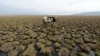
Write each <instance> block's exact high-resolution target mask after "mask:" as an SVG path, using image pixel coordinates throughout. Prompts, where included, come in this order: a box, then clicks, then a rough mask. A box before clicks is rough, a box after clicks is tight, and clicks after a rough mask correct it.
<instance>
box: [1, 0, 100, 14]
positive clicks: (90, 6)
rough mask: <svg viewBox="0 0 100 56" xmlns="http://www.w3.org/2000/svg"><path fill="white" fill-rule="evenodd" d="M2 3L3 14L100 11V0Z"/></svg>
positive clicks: (36, 0) (32, 0) (31, 0)
mask: <svg viewBox="0 0 100 56" xmlns="http://www.w3.org/2000/svg"><path fill="white" fill-rule="evenodd" d="M0 5H1V6H0V12H2V13H1V14H10V13H12V14H46V15H49V14H50V15H72V14H77V13H84V12H94V11H100V0H0ZM4 7H6V8H4Z"/></svg>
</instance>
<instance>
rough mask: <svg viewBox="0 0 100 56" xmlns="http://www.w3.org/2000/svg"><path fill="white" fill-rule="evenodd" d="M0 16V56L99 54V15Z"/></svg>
mask: <svg viewBox="0 0 100 56" xmlns="http://www.w3.org/2000/svg"><path fill="white" fill-rule="evenodd" d="M42 18H43V16H6V17H3V16H2V17H0V56H100V16H58V18H59V19H57V22H56V23H55V24H54V25H53V26H50V25H48V26H46V27H43V26H42Z"/></svg>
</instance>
